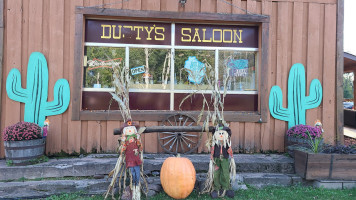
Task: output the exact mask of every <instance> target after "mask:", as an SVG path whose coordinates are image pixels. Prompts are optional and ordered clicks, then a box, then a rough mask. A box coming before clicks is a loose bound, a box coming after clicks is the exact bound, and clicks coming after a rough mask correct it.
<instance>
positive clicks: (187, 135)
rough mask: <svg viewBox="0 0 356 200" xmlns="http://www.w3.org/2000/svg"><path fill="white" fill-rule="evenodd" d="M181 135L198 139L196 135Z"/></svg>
mask: <svg viewBox="0 0 356 200" xmlns="http://www.w3.org/2000/svg"><path fill="white" fill-rule="evenodd" d="M183 135H184V136H188V137H198V136H197V135H192V134H183Z"/></svg>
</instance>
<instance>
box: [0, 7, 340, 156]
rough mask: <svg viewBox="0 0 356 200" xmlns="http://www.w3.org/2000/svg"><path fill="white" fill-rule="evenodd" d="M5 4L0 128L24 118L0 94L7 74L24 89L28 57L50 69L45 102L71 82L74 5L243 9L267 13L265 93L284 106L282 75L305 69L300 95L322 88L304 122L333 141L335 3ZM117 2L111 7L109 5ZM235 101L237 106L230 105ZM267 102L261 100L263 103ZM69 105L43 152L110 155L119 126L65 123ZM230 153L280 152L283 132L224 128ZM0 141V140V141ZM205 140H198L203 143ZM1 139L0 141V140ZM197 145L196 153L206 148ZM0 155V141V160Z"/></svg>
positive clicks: (152, 141) (150, 138)
mask: <svg viewBox="0 0 356 200" xmlns="http://www.w3.org/2000/svg"><path fill="white" fill-rule="evenodd" d="M117 2H118V1H116V0H58V1H49V0H5V5H4V23H5V32H4V64H3V77H2V78H3V81H2V101H1V102H2V105H1V110H2V113H1V115H2V116H1V119H2V120H1V130H3V128H4V127H5V126H8V125H10V124H13V123H16V122H18V121H20V120H22V119H23V116H24V105H23V104H20V103H19V102H15V101H12V100H10V99H9V98H8V97H7V94H6V91H5V82H6V77H7V74H8V73H9V71H10V70H11V69H12V68H18V69H19V70H20V71H21V75H22V87H26V79H27V77H26V71H27V63H28V58H29V56H30V54H31V52H34V51H40V52H42V53H44V55H45V57H46V59H47V61H48V67H49V93H48V94H49V97H48V100H49V101H51V100H52V99H53V87H54V83H55V81H57V79H59V78H62V77H63V78H66V79H67V80H68V81H69V84H70V85H72V83H73V74H72V71H73V66H74V35H75V7H76V6H95V5H102V4H108V5H105V6H101V7H105V8H115V9H132V10H156V11H160V10H161V11H173V12H211V13H233V14H246V11H243V10H241V9H239V7H240V8H242V9H244V10H248V11H249V12H252V13H256V14H264V15H270V17H271V18H270V20H271V21H270V24H269V30H270V33H269V36H270V38H269V43H270V48H269V52H268V53H269V66H268V71H267V72H261V73H262V74H263V75H268V76H269V77H268V83H267V84H268V88H271V87H272V86H273V85H276V84H277V85H279V86H280V87H281V89H282V92H283V104H284V106H286V104H287V98H286V96H287V80H288V73H289V70H290V68H291V66H292V64H293V63H298V62H299V63H302V64H303V65H304V66H305V67H306V79H307V83H306V84H307V91H308V92H309V85H310V82H311V80H312V79H315V78H318V79H319V80H320V82H321V83H322V85H323V88H324V98H323V102H322V104H321V106H319V107H318V108H316V109H313V110H307V124H309V125H312V124H313V123H314V121H315V120H316V119H320V120H321V121H322V122H323V124H324V130H325V133H324V135H325V140H326V141H327V142H329V143H333V142H334V140H335V135H336V121H335V120H336V117H335V115H336V113H335V112H336V110H335V104H336V95H335V89H334V88H335V82H336V80H335V73H336V67H335V62H336V19H337V0H326V1H321V0H294V1H293V0H258V1H256V0H230V1H227V2H230V3H232V4H233V5H235V6H231V5H229V4H226V3H224V2H222V1H219V0H188V1H187V4H186V5H185V7H181V6H180V5H179V4H178V1H177V0H130V1H127V2H124V3H117ZM114 3H116V4H114ZM237 103H238V102H237ZM264 103H266V104H267V103H268V102H264ZM71 112H72V105H70V106H69V109H68V110H67V111H66V112H65V113H64V114H62V115H57V116H51V117H49V120H50V122H51V124H50V125H51V126H50V132H49V136H48V139H47V141H48V142H47V148H46V149H47V153H56V152H60V151H61V150H63V151H65V152H68V153H72V152H80V151H81V150H84V151H87V152H92V151H96V152H114V151H115V149H116V146H117V139H118V136H113V135H112V133H113V129H114V128H117V127H120V125H121V123H122V122H119V121H72V120H71V117H70V116H71V115H72V114H71ZM157 124H159V122H156V121H146V122H145V121H142V122H140V125H141V126H144V125H148V126H150V125H151V126H152V125H157ZM230 124H231V128H232V132H233V136H232V141H233V149H234V150H235V151H238V150H239V149H240V150H244V151H246V152H260V151H261V150H263V151H268V150H276V151H283V150H284V134H285V131H286V129H287V127H288V125H287V123H286V122H284V121H280V120H276V119H274V118H273V117H271V116H270V114H268V118H267V123H263V124H259V123H243V122H231V123H230ZM0 137H1V136H0ZM205 138H206V137H205V136H204V137H203V139H205ZM1 140H2V138H1ZM143 140H144V141H143V144H145V151H146V152H153V153H156V152H161V151H162V148H160V147H159V144H158V142H157V134H156V133H151V134H147V135H145V136H144V137H143ZM204 145H205V143H204V142H202V143H201V146H200V148H198V150H199V152H204V151H206V150H207V149H206V148H205V147H204ZM2 157H4V148H3V145H2V141H1V144H0V158H2Z"/></svg>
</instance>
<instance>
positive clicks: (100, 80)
mask: <svg viewBox="0 0 356 200" xmlns="http://www.w3.org/2000/svg"><path fill="white" fill-rule="evenodd" d="M86 56H87V62H86V66H84V72H85V73H84V76H85V77H84V87H86V88H112V87H113V85H112V81H113V69H112V67H113V66H114V65H121V66H122V65H123V63H124V62H123V60H124V59H123V58H124V57H125V48H114V47H86Z"/></svg>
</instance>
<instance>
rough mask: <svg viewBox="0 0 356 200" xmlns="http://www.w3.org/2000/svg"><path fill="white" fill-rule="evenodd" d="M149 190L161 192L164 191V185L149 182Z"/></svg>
mask: <svg viewBox="0 0 356 200" xmlns="http://www.w3.org/2000/svg"><path fill="white" fill-rule="evenodd" d="M148 190H153V191H156V192H160V191H162V186H161V185H158V184H149V185H148Z"/></svg>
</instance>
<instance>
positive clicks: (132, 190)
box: [105, 119, 147, 200]
mask: <svg viewBox="0 0 356 200" xmlns="http://www.w3.org/2000/svg"><path fill="white" fill-rule="evenodd" d="M137 128H138V126H137V125H135V124H133V122H132V121H131V120H130V119H129V120H128V121H127V122H126V123H125V124H124V126H123V127H122V128H121V131H120V132H121V142H120V145H119V152H120V156H119V159H118V161H117V163H116V166H115V168H114V169H113V170H112V171H111V172H110V173H109V177H110V176H112V177H113V179H112V181H111V184H110V185H109V188H108V191H107V192H106V194H105V198H107V197H108V195H109V193H110V192H111V194H112V196H113V195H114V191H113V189H114V185H115V182H116V180H117V179H118V178H119V192H121V188H122V187H121V178H122V176H123V177H124V180H123V184H124V186H123V188H124V196H129V198H128V199H132V200H140V199H141V184H140V179H141V178H142V179H143V181H144V183H145V187H146V189H147V182H146V180H145V177H144V175H143V167H142V163H143V153H142V150H143V147H142V144H141V139H140V133H142V131H143V130H144V129H140V130H139V132H138V131H137ZM127 174H128V175H129V180H130V184H129V186H128V187H126V177H127ZM128 188H129V189H128ZM127 190H128V191H129V192H127ZM127 193H129V194H127Z"/></svg>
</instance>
